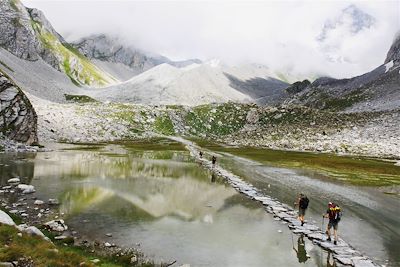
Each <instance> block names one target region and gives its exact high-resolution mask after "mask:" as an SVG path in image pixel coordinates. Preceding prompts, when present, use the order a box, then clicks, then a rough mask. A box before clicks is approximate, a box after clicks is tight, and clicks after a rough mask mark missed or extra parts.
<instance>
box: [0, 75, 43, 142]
mask: <svg viewBox="0 0 400 267" xmlns="http://www.w3.org/2000/svg"><path fill="white" fill-rule="evenodd" d="M0 116H1V121H0V131H1V133H2V134H3V135H4V136H6V137H8V138H10V139H12V140H14V141H17V142H23V143H27V144H28V145H31V144H37V143H38V137H37V115H36V112H35V110H34V109H33V107H32V105H31V103H30V101H29V100H28V98H27V97H26V96H25V94H24V93H23V92H22V91H21V89H20V88H19V87H18V86H17V85H15V83H14V82H13V81H12V80H11V79H10V78H9V77H8V76H7V75H5V74H4V73H3V72H2V71H1V70H0Z"/></svg>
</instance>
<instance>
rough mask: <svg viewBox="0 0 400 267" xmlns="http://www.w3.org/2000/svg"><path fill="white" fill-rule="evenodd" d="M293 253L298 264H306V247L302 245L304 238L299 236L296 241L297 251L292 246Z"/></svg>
mask: <svg viewBox="0 0 400 267" xmlns="http://www.w3.org/2000/svg"><path fill="white" fill-rule="evenodd" d="M293 249H294V251H296V253H297V259H298V260H299V262H300V263H303V262H306V261H307V260H308V258H309V257H308V255H307V251H306V246H305V243H304V236H303V235H300V236H299V238H298V239H297V249H296V248H295V247H294V246H293Z"/></svg>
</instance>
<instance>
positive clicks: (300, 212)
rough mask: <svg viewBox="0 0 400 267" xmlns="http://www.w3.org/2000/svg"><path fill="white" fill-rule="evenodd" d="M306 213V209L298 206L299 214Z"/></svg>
mask: <svg viewBox="0 0 400 267" xmlns="http://www.w3.org/2000/svg"><path fill="white" fill-rule="evenodd" d="M304 215H306V209H302V208H299V216H304Z"/></svg>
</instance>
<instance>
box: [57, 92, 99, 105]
mask: <svg viewBox="0 0 400 267" xmlns="http://www.w3.org/2000/svg"><path fill="white" fill-rule="evenodd" d="M64 96H65V100H67V101H72V102H76V103H91V102H98V101H97V100H96V99H93V98H91V97H90V96H87V95H69V94H64Z"/></svg>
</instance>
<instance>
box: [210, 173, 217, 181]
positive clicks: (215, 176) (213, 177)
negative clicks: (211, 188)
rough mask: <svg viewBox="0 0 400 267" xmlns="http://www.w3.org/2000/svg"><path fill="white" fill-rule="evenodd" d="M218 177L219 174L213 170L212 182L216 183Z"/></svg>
mask: <svg viewBox="0 0 400 267" xmlns="http://www.w3.org/2000/svg"><path fill="white" fill-rule="evenodd" d="M216 179H217V175H216V174H215V173H214V172H212V173H211V183H215V181H216Z"/></svg>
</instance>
